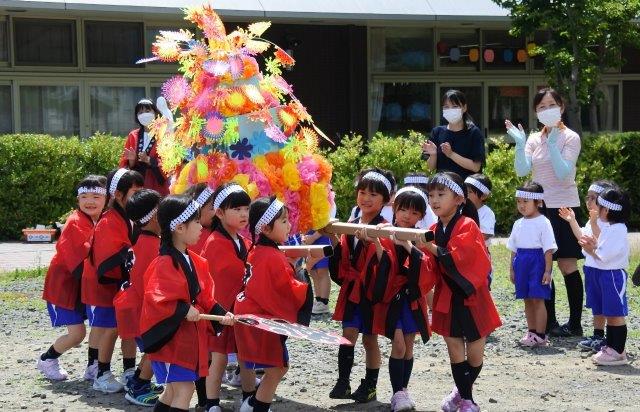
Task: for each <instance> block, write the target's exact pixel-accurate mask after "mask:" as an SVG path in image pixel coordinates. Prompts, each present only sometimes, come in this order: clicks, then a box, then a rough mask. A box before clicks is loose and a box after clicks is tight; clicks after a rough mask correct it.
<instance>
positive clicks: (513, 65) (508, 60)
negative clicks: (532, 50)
mask: <svg viewBox="0 0 640 412" xmlns="http://www.w3.org/2000/svg"><path fill="white" fill-rule="evenodd" d="M482 36H483V39H482V45H483V50H482V61H483V65H482V68H483V69H484V70H500V69H502V70H524V69H525V68H526V67H527V59H528V55H527V47H526V44H525V41H524V37H513V36H511V35H510V34H509V32H508V31H507V30H484V31H483V32H482Z"/></svg>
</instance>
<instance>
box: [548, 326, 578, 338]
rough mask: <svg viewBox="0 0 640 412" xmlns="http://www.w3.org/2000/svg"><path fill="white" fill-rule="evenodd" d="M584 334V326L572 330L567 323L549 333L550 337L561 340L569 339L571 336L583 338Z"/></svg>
mask: <svg viewBox="0 0 640 412" xmlns="http://www.w3.org/2000/svg"><path fill="white" fill-rule="evenodd" d="M582 332H583V331H582V326H578V327H577V328H572V327H570V326H569V324H568V323H565V324H564V325H562V326H556V327H555V328H553V329H551V330H550V331H549V335H551V336H556V337H560V338H569V337H571V336H582Z"/></svg>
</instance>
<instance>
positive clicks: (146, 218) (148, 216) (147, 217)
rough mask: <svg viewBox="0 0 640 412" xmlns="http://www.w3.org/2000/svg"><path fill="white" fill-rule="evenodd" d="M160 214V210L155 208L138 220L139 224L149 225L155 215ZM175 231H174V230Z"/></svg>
mask: <svg viewBox="0 0 640 412" xmlns="http://www.w3.org/2000/svg"><path fill="white" fill-rule="evenodd" d="M157 212H158V208H157V207H154V208H153V210H152V211H151V212H149V213H147V214H146V215H144V216H143V217H142V218H140V220H138V222H139V223H140V224H141V225H146V224H147V223H149V221H150V220H151V218H152V217H153V215H155V214H156V213H157ZM172 230H173V229H172Z"/></svg>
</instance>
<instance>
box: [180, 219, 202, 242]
mask: <svg viewBox="0 0 640 412" xmlns="http://www.w3.org/2000/svg"><path fill="white" fill-rule="evenodd" d="M201 231H202V225H201V224H200V221H199V220H198V219H193V220H190V221H189V222H188V223H182V224H180V225H178V227H177V228H176V231H175V233H176V234H177V235H178V236H180V237H181V239H182V240H183V241H184V243H185V244H186V245H187V246H190V245H195V244H196V243H198V240H200V232H201Z"/></svg>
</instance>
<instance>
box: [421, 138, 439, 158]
mask: <svg viewBox="0 0 640 412" xmlns="http://www.w3.org/2000/svg"><path fill="white" fill-rule="evenodd" d="M422 150H423V151H424V152H425V153H427V154H428V155H430V156H435V155H436V154H437V153H438V146H436V144H435V143H433V142H432V141H431V140H427V141H426V142H424V143H423V144H422Z"/></svg>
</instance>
